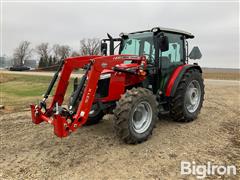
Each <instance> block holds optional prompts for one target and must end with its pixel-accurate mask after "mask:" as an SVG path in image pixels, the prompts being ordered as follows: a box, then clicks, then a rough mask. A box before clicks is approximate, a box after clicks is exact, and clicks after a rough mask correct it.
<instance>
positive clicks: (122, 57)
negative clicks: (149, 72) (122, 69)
mask: <svg viewBox="0 0 240 180" xmlns="http://www.w3.org/2000/svg"><path fill="white" fill-rule="evenodd" d="M120 59H139V56H117V57H114V58H113V60H120Z"/></svg>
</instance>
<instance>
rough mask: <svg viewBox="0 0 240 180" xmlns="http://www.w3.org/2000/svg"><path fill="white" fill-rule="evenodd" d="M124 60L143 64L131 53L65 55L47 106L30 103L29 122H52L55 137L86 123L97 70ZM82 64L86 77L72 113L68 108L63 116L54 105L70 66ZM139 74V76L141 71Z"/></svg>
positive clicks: (58, 102)
mask: <svg viewBox="0 0 240 180" xmlns="http://www.w3.org/2000/svg"><path fill="white" fill-rule="evenodd" d="M126 60H134V61H136V62H138V64H139V67H140V66H144V67H145V66H146V59H145V57H139V56H132V55H113V56H83V57H74V58H67V59H65V61H64V65H63V68H62V70H61V76H60V78H59V82H58V85H57V88H56V91H55V95H54V97H53V100H52V102H51V104H50V106H49V108H47V109H46V112H45V113H43V112H42V111H41V107H40V106H38V105H37V106H34V105H31V111H32V119H33V122H34V123H36V124H39V123H40V122H42V121H46V122H48V123H50V124H53V126H54V133H55V134H56V135H57V136H58V137H66V136H68V135H69V133H71V132H73V131H75V130H76V129H77V128H78V127H80V126H82V125H83V124H84V123H86V121H87V119H88V114H89V112H90V110H91V107H92V103H93V101H94V98H95V93H96V90H97V83H98V80H99V78H100V74H101V72H102V71H103V70H104V69H114V67H116V65H118V64H122V63H124V61H126ZM86 65H88V66H89V68H88V70H87V72H86V76H87V78H86V82H85V87H84V89H83V92H82V96H81V99H80V103H79V105H78V108H77V110H76V112H74V113H72V112H71V111H70V112H69V114H70V116H63V115H62V114H61V113H59V111H58V109H59V107H61V105H62V102H63V100H64V95H65V93H66V89H67V86H68V83H69V79H70V75H71V73H72V71H73V70H74V69H77V68H83V67H84V66H86ZM139 75H140V76H141V74H139ZM54 108H55V109H56V112H55V113H54V111H53V109H54ZM52 116H53V118H52Z"/></svg>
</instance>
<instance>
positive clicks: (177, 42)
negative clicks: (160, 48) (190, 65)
mask: <svg viewBox="0 0 240 180" xmlns="http://www.w3.org/2000/svg"><path fill="white" fill-rule="evenodd" d="M165 35H166V36H168V41H169V49H168V51H164V52H162V54H161V55H162V56H163V57H168V58H169V60H170V61H171V63H179V62H183V58H184V57H183V40H182V35H178V34H172V33H165Z"/></svg>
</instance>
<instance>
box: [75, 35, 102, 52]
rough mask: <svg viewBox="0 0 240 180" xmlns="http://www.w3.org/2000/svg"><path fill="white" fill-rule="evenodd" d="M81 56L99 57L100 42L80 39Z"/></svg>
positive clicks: (93, 39) (94, 39)
mask: <svg viewBox="0 0 240 180" xmlns="http://www.w3.org/2000/svg"><path fill="white" fill-rule="evenodd" d="M80 48H81V50H80V51H81V55H83V56H84V55H99V54H100V40H99V39H97V38H92V39H82V40H81V41H80Z"/></svg>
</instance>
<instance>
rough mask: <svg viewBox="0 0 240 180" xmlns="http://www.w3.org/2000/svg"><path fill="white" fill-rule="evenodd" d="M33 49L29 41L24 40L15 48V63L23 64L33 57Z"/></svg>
mask: <svg viewBox="0 0 240 180" xmlns="http://www.w3.org/2000/svg"><path fill="white" fill-rule="evenodd" d="M31 53H32V50H31V49H30V42H29V41H22V42H21V43H20V44H19V46H18V47H17V48H16V49H15V51H14V54H13V57H14V60H15V65H20V66H22V65H23V64H24V61H25V60H27V59H28V58H29V57H31Z"/></svg>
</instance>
